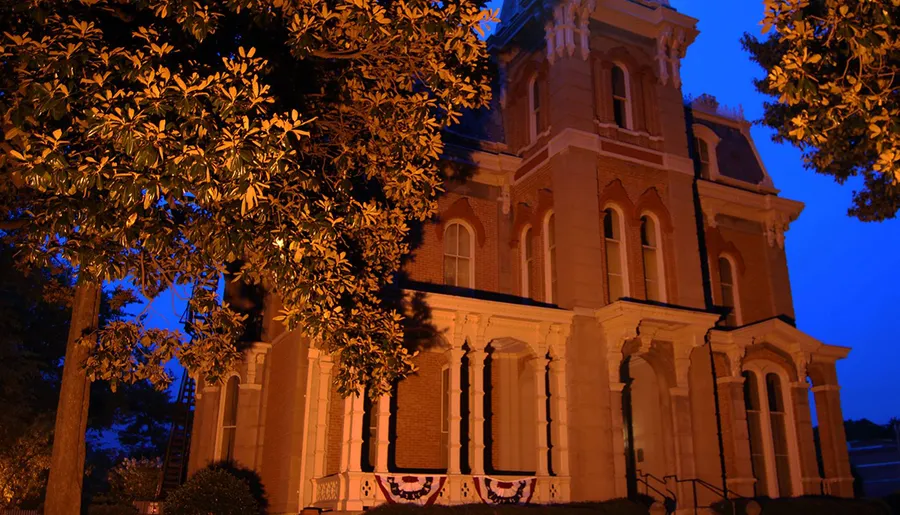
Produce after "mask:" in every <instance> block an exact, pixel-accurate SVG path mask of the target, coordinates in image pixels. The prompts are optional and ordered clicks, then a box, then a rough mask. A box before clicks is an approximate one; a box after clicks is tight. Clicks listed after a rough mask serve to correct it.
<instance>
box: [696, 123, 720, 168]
mask: <svg viewBox="0 0 900 515" xmlns="http://www.w3.org/2000/svg"><path fill="white" fill-rule="evenodd" d="M720 141H722V140H721V138H720V137H719V135H718V134H716V132H715V131H714V130H712V129H711V128H709V127H707V126H706V125H703V124H702V123H695V124H694V159H695V160H696V161H697V163H698V164H699V165H700V176H701V177H703V178H704V179H711V180H716V179H717V178H718V177H719V164H718V161H717V157H716V146H718V144H719V142H720Z"/></svg>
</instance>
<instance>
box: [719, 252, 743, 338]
mask: <svg viewBox="0 0 900 515" xmlns="http://www.w3.org/2000/svg"><path fill="white" fill-rule="evenodd" d="M736 278H737V273H736V270H735V267H734V262H732V260H731V259H729V258H728V257H727V256H721V257H719V293H720V295H721V305H722V306H723V307H726V308H729V310H728V315H727V316H726V317H725V323H726V324H728V326H729V327H737V326H739V325H740V324H741V317H740V306H739V300H738V285H737V279H736Z"/></svg>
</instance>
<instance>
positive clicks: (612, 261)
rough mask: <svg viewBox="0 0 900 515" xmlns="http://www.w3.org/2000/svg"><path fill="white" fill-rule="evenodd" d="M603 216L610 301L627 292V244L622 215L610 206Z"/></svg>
mask: <svg viewBox="0 0 900 515" xmlns="http://www.w3.org/2000/svg"><path fill="white" fill-rule="evenodd" d="M604 213H605V216H604V217H603V233H604V236H605V239H606V288H607V292H608V293H609V301H610V302H613V301H615V300H617V299H619V298H621V297H624V296H625V295H626V294H627V291H626V289H625V288H626V286H625V259H624V256H623V254H624V251H625V244H624V241H623V235H622V233H623V231H622V226H621V217H620V216H619V213H618V212H617V211H616V210H615V209H612V208H608V209H607V210H606V211H605V212H604Z"/></svg>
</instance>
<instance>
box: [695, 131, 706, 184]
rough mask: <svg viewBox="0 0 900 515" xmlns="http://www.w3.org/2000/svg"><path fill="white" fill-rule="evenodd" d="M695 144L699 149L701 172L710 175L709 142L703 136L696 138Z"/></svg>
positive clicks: (698, 157)
mask: <svg viewBox="0 0 900 515" xmlns="http://www.w3.org/2000/svg"><path fill="white" fill-rule="evenodd" d="M694 146H695V147H696V149H697V159H698V160H699V161H700V174H701V175H702V176H703V177H709V168H710V167H709V163H710V159H709V144H708V143H707V142H706V140H705V139H703V138H696V137H695V138H694Z"/></svg>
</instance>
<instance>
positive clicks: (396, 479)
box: [375, 474, 447, 506]
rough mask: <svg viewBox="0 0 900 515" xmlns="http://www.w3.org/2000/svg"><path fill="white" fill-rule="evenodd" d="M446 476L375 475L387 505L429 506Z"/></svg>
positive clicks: (442, 486) (434, 499)
mask: <svg viewBox="0 0 900 515" xmlns="http://www.w3.org/2000/svg"><path fill="white" fill-rule="evenodd" d="M446 480H447V477H446V476H384V475H381V474H375V481H376V482H378V488H380V489H381V493H383V494H384V498H385V499H387V502H388V504H417V505H419V506H431V505H432V504H434V501H436V500H437V498H438V495H440V493H441V489H442V488H444V481H446Z"/></svg>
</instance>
